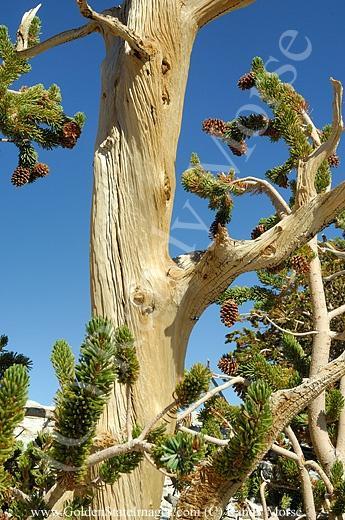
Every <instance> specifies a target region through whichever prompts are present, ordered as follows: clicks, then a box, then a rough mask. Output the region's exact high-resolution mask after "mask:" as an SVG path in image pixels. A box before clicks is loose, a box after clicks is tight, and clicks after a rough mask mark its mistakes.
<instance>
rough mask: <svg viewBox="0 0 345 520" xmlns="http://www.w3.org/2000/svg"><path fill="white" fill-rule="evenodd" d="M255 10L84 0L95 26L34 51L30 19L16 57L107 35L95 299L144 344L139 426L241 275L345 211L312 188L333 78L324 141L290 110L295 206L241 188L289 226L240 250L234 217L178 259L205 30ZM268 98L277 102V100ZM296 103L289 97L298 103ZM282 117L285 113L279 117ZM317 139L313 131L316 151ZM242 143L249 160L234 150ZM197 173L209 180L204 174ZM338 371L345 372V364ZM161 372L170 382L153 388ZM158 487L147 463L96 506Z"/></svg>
mask: <svg viewBox="0 0 345 520" xmlns="http://www.w3.org/2000/svg"><path fill="white" fill-rule="evenodd" d="M250 3H251V2H250V0H243V1H236V2H235V1H231V0H214V1H210V0H193V1H192V2H188V3H186V5H184V4H183V3H181V2H178V1H177V0H169V1H168V0H165V1H162V0H161V1H158V0H150V1H149V2H145V4H143V3H142V2H139V1H138V0H128V1H125V2H124V3H123V4H122V5H121V7H119V8H112V9H109V10H107V11H105V12H103V13H98V12H96V11H94V10H93V9H92V8H91V7H90V6H89V5H88V4H87V2H85V1H84V0H78V1H77V4H78V6H79V9H80V12H81V14H82V15H83V16H84V17H86V18H88V19H89V22H88V23H87V25H84V26H83V27H80V28H78V29H73V30H69V31H66V32H65V33H62V34H60V35H57V36H54V37H52V38H50V39H49V40H47V41H46V42H43V43H39V44H37V45H33V46H31V44H30V42H29V39H28V34H29V30H28V27H30V25H31V20H32V14H33V13H31V14H30V13H29V14H28V16H27V17H26V18H25V19H24V21H23V24H22V27H21V29H20V31H19V37H18V42H17V52H16V57H17V58H20V59H29V58H32V57H34V56H36V55H37V54H39V53H40V52H43V51H46V50H48V49H49V48H51V47H53V46H55V45H59V44H61V43H65V42H68V41H71V40H73V39H76V38H79V37H83V36H86V35H88V34H90V33H91V32H95V31H97V32H99V33H100V34H101V35H102V36H103V38H104V42H105V47H106V57H105V61H104V63H103V67H102V96H101V107H100V125H99V132H98V137H97V142H96V152H95V159H94V194H93V209H92V226H91V293H92V294H91V297H92V307H93V312H94V314H95V315H102V316H107V317H109V318H110V319H112V320H113V322H114V324H115V325H116V326H119V325H122V324H123V323H125V322H126V323H127V324H128V326H129V327H130V329H131V330H132V331H133V333H134V335H135V336H136V337H137V338H138V340H139V341H140V345H141V346H140V348H139V349H138V358H139V363H140V367H141V378H140V381H139V382H138V384H137V385H136V387H135V388H134V390H133V395H132V396H131V401H132V413H133V418H134V417H135V419H136V420H137V421H138V422H139V423H140V424H146V423H148V422H149V421H150V419H152V415H155V414H158V413H159V412H160V411H161V410H162V409H163V408H164V406H165V405H167V404H168V403H169V402H170V399H171V393H172V391H173V389H174V388H175V385H176V382H177V380H178V378H179V377H181V375H182V371H183V363H184V357H185V351H186V347H187V343H188V337H189V335H190V332H191V330H192V329H193V326H194V324H195V318H197V317H199V316H200V315H201V314H202V313H203V311H204V310H205V309H206V308H207V307H208V306H209V305H210V303H212V302H213V301H215V300H217V298H218V297H219V296H220V294H222V292H223V291H224V290H225V289H226V288H227V287H228V285H229V284H230V283H231V282H232V281H233V280H234V278H236V277H237V276H238V275H239V274H241V273H243V272H246V271H251V270H257V269H262V268H265V267H268V266H274V265H277V264H279V263H281V262H282V261H283V260H284V259H285V258H287V257H288V256H289V255H290V254H291V253H292V252H293V251H294V250H295V249H296V248H297V247H299V246H300V245H302V244H303V243H305V242H306V241H308V240H309V239H310V238H311V237H312V236H314V235H315V234H316V233H317V232H318V231H319V230H320V229H322V228H323V227H324V226H325V225H327V224H328V223H329V222H331V221H332V220H333V219H334V218H335V217H336V215H337V214H338V213H339V212H340V211H341V210H342V209H344V207H345V203H344V191H345V186H344V185H343V184H341V185H340V186H338V187H337V188H335V189H333V190H332V191H329V192H327V191H321V192H320V193H316V190H315V183H314V180H315V177H316V175H317V172H318V170H319V168H320V167H322V165H323V164H324V162H325V160H326V159H327V158H328V157H330V156H332V155H333V154H334V153H335V149H336V147H337V144H338V141H339V138H340V134H341V131H342V121H341V114H340V104H341V86H340V84H339V83H338V82H336V81H333V87H334V95H335V97H334V121H333V125H332V129H331V132H330V134H329V136H328V137H327V139H326V141H325V142H324V143H320V140H319V134H318V132H317V130H316V129H315V127H314V126H313V124H312V122H311V120H310V117H309V116H308V114H307V113H306V112H305V110H304V109H303V107H301V106H299V108H298V110H297V111H296V110H295V111H294V110H293V109H292V108H291V106H290V108H289V114H288V116H290V118H291V119H290V123H289V124H290V126H291V128H290V130H288V129H286V136H285V139H286V140H287V142H288V138H287V135H288V132H289V131H291V130H292V131H296V132H297V135H295V136H294V139H295V138H296V139H297V141H298V140H299V139H300V140H301V143H300V144H301V147H297V148H294V146H293V145H290V143H289V142H288V144H289V146H290V148H291V150H290V152H291V153H290V159H289V162H288V164H286V165H284V167H283V168H281V169H280V170H279V172H280V173H281V174H282V175H283V177H284V175H286V174H287V172H288V171H289V170H290V169H291V168H297V170H298V175H297V186H296V193H295V204H294V206H293V208H292V209H290V208H289V207H288V206H287V205H286V204H283V201H282V200H281V197H280V196H279V195H278V194H277V192H276V191H275V190H274V188H272V186H271V185H270V184H268V183H267V181H263V182H262V181H260V180H258V179H254V180H253V179H250V180H247V181H246V183H245V188H244V189H243V191H244V192H246V191H248V190H252V189H253V188H254V189H260V190H261V191H264V192H265V193H268V194H269V196H270V197H271V199H272V200H273V201H274V203H275V204H276V206H277V214H278V217H279V222H276V223H275V225H274V226H273V227H272V228H271V229H269V230H268V231H266V232H265V233H264V234H263V235H262V236H261V237H260V238H259V239H257V240H252V241H235V240H233V239H231V238H230V237H229V235H228V233H227V231H226V228H225V227H224V226H223V225H222V224H224V216H222V215H220V214H218V218H220V221H219V222H218V224H220V228H219V227H218V232H217V229H214V231H215V233H214V235H215V240H214V243H213V244H212V245H211V246H210V248H209V249H208V250H207V251H206V252H204V254H191V255H189V256H188V255H187V257H184V258H180V259H178V260H177V261H174V260H173V259H171V258H170V256H169V254H168V241H169V226H170V218H171V211H172V206H173V198H174V190H175V170H174V161H175V155H176V146H177V140H178V136H179V129H180V123H181V115H182V107H183V98H184V92H185V86H186V81H187V76H188V68H189V59H190V54H191V50H192V47H193V42H194V39H195V36H196V34H197V31H198V30H199V29H200V28H201V27H202V26H204V25H205V24H207V23H208V22H210V21H212V20H213V19H214V18H216V17H217V16H220V15H222V14H225V13H227V12H230V11H231V10H234V9H237V8H239V7H244V6H247V5H249V4H250ZM257 67H258V68H257V69H256V70H253V73H254V74H257V75H258V79H259V84H260V82H261V81H262V82H265V81H266V77H265V74H264V71H262V70H259V69H260V66H259V64H258V63H257ZM114 86H115V92H114ZM263 87H264V85H263ZM270 88H271V89H273V90H272V93H273V94H275V95H276V94H277V95H278V91H277V92H275V90H274V88H278V85H275V86H274V84H272V85H270ZM278 90H279V88H278ZM285 94H286V92H285V91H284V92H283V95H285ZM265 96H266V97H264V99H266V100H267V101H268V102H269V103H270V96H269V95H266V94H265ZM286 99H287V98H286V96H285V99H284V100H283V103H282V105H283V106H284V105H285V104H286ZM296 99H297V98H296V97H295V96H294V95H292V101H295V100H296ZM295 108H296V107H295ZM304 108H305V107H304ZM278 112H279V110H278ZM296 114H297V115H296ZM285 116H286V114H285V113H281V114H280V115H279V114H277V119H279V117H285ZM75 122H76V123H78V122H77V121H75ZM285 123H286V120H285ZM297 128H299V130H297ZM306 130H307V133H308V132H309V131H310V132H311V144H309V145H308V146H307V144H306V143H305V139H304V137H305V133H306ZM302 134H303V135H302ZM233 137H234V136H229V138H230V139H233ZM236 141H237V140H236V138H235V142H236ZM297 141H296V142H297ZM241 143H242V141H240V144H241ZM293 144H295V141H294V143H293ZM231 146H232V148H235V150H236V151H238V148H237V149H236V146H234V144H233V143H232V144H231ZM195 168H196V169H197V174H198V175H199V173H198V172H199V170H200V168H201V167H199V166H195ZM201 169H202V168H201ZM279 172H278V173H279ZM201 173H202V172H201ZM138 177H139V178H140V182H138ZM191 177H192V180H193V176H191ZM237 181H239V180H238V179H237ZM230 184H231V179H230ZM232 188H234V187H233V186H232ZM197 189H199V188H197ZM199 191H200V189H199ZM223 191H224V190H223ZM224 202H226V197H225V198H224V200H223V201H215V205H214V207H215V208H216V209H218V210H224V207H223V206H224V204H223V203H224ZM228 216H229V215H225V217H228ZM222 219H223V221H222ZM320 341H321V339H320ZM157 354H159V355H157ZM339 363H340V365H339V366H342V361H341V360H340V361H339ZM153 366H154V367H155V370H156V371H157V373H159V374H164V377H162V378H159V380H156V381H153V380H152V375H151V374H152V367H153ZM335 366H338V365H333V368H332V370H333V369H334V367H335ZM339 370H341V369H340V368H339ZM332 377H333V376H332ZM127 402H128V396H127V395H126V392H125V391H124V390H123V389H122V388H121V387H119V386H118V385H116V384H115V389H114V393H113V396H112V399H111V401H110V403H109V406H108V409H107V413H106V414H104V415H103V418H102V420H101V422H100V429H101V430H104V431H108V430H111V431H113V432H114V434H116V433H118V432H119V431H120V429H121V425H122V422H123V420H124V418H125V416H126V407H127ZM161 483H162V476H161V475H159V474H158V473H157V472H156V471H155V470H153V469H152V468H151V467H150V466H149V465H148V464H145V465H143V466H142V467H141V469H140V471H136V472H134V473H133V475H130V476H128V477H127V476H126V477H125V478H123V479H121V481H120V482H119V484H118V486H117V488H116V493H113V492H112V491H111V489H110V488H109V490H108V491H107V493H104V492H102V493H100V494H99V496H98V498H97V500H96V504H95V505H96V508H98V509H102V508H104V506H105V505H107V506H110V507H114V508H118V509H126V508H128V509H130V508H131V507H137V508H142V509H145V508H150V507H157V506H158V505H159V500H160V494H161V492H160V488H161Z"/></svg>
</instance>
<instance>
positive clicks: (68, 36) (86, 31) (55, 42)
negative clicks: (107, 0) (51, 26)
mask: <svg viewBox="0 0 345 520" xmlns="http://www.w3.org/2000/svg"><path fill="white" fill-rule="evenodd" d="M98 31H99V24H98V23H97V22H90V23H88V24H86V25H82V26H81V27H76V28H75V29H69V30H68V31H64V32H62V33H59V34H56V35H55V36H52V37H51V38H48V39H47V40H44V41H43V42H41V43H38V44H37V45H34V46H32V47H29V48H27V49H25V50H20V51H18V56H19V57H21V58H23V59H30V58H34V57H35V56H38V55H39V54H42V52H46V51H48V50H50V49H53V48H54V47H58V46H59V45H63V44H64V43H69V42H72V41H74V40H78V39H79V38H84V37H85V36H89V35H90V34H92V33H94V32H98Z"/></svg>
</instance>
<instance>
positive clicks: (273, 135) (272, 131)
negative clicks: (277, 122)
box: [261, 119, 281, 141]
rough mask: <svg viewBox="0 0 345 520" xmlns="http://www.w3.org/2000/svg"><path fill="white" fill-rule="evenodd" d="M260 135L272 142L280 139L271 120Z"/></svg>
mask: <svg viewBox="0 0 345 520" xmlns="http://www.w3.org/2000/svg"><path fill="white" fill-rule="evenodd" d="M261 135H264V136H266V137H269V138H270V139H272V141H278V140H279V139H280V137H281V134H280V132H279V130H277V129H276V128H275V126H274V121H272V120H271V119H270V122H269V124H268V126H267V128H266V130H265V131H264V132H263V133H262V134H261Z"/></svg>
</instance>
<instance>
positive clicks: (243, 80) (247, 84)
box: [237, 72, 255, 90]
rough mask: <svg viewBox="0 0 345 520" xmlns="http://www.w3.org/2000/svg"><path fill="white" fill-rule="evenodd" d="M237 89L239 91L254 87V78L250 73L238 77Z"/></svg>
mask: <svg viewBox="0 0 345 520" xmlns="http://www.w3.org/2000/svg"><path fill="white" fill-rule="evenodd" d="M237 86H238V88H240V89H241V90H249V89H251V88H253V87H255V76H254V74H253V73H252V72H248V73H247V74H244V75H243V76H241V77H240V79H239V80H238V83H237Z"/></svg>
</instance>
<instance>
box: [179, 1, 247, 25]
mask: <svg viewBox="0 0 345 520" xmlns="http://www.w3.org/2000/svg"><path fill="white" fill-rule="evenodd" d="M254 1H255V0H192V1H191V2H188V3H187V5H186V7H185V10H186V11H187V13H188V15H189V16H192V17H193V18H195V20H196V21H197V24H198V26H199V27H202V26H203V25H205V24H207V23H209V22H211V21H212V20H214V19H215V18H218V17H219V16H222V15H224V14H226V13H229V12H231V11H235V10H236V9H241V8H243V7H247V6H248V5H250V4H252V3H253V2H254Z"/></svg>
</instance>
